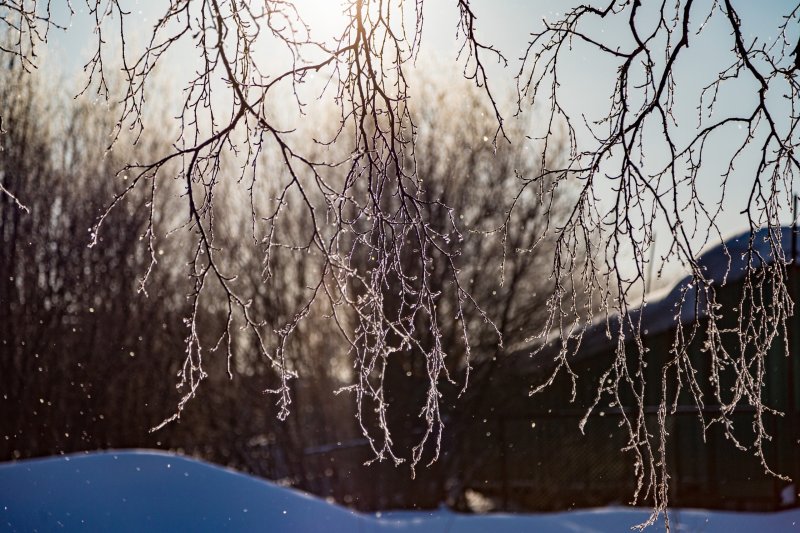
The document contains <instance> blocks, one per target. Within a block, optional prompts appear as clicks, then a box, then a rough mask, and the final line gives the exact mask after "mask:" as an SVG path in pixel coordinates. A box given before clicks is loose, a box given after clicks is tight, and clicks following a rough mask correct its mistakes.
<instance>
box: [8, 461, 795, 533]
mask: <svg viewBox="0 0 800 533" xmlns="http://www.w3.org/2000/svg"><path fill="white" fill-rule="evenodd" d="M647 515H648V513H647V511H646V510H640V509H629V508H606V509H590V510H583V511H572V512H565V513H551V514H538V515H507V514H506V515H500V514H496V515H462V514H457V513H453V512H450V511H447V510H439V511H433V512H391V513H383V514H379V515H365V514H360V513H355V512H353V511H349V510H346V509H343V508H341V507H338V506H335V505H331V504H328V503H326V502H324V501H322V500H320V499H318V498H314V497H311V496H308V495H306V494H303V493H300V492H297V491H294V490H290V489H286V488H282V487H279V486H277V485H275V484H272V483H269V482H267V481H263V480H259V479H256V478H253V477H250V476H245V475H242V474H239V473H236V472H233V471H231V470H227V469H224V468H220V467H217V466H213V465H210V464H207V463H204V462H201V461H196V460H192V459H187V458H184V457H179V456H175V455H170V454H165V453H158V452H131V451H126V452H106V453H93V454H87V455H74V456H69V457H58V458H49V459H36V460H30V461H20V462H17V463H7V464H2V465H0V530H8V531H114V532H127V531H131V532H133V531H136V532H140V531H148V532H160V531H165V532H166V531H168V532H173V531H193V532H194V531H269V532H295V531H297V532H305V531H309V532H316V531H320V532H364V533H372V532H375V533H387V532H392V531H396V532H402V533H405V532H415V533H444V532H450V533H478V532H485V531H491V532H492V533H506V532H507V533H512V532H519V531H535V532H541V533H550V532H605V531H614V532H616V531H627V530H629V528H630V527H631V526H633V525H635V524H638V523H640V522H642V521H644V520H645V519H646V518H647ZM671 520H672V524H673V527H674V530H675V531H680V532H684V531H702V532H705V533H714V532H724V533H735V532H751V531H775V532H780V531H800V510H798V509H795V510H791V511H784V512H780V513H767V514H756V513H725V512H710V511H702V510H681V511H673V512H672V514H671ZM649 531H654V532H655V531H663V525H658V526H655V527H653V528H651V529H650V530H649Z"/></svg>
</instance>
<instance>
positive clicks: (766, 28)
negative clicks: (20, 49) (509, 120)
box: [50, 0, 792, 277]
mask: <svg viewBox="0 0 800 533" xmlns="http://www.w3.org/2000/svg"><path fill="white" fill-rule="evenodd" d="M409 3H410V4H411V5H413V2H409ZM603 3H605V2H603ZM73 4H74V5H75V6H76V9H77V10H78V14H77V15H76V16H75V17H73V18H72V21H71V24H72V26H73V27H72V28H71V30H70V31H69V32H68V33H67V34H66V35H59V34H58V33H56V34H54V35H53V38H52V39H51V45H53V46H51V51H50V55H51V56H52V57H54V58H56V60H57V61H58V62H59V63H60V64H61V65H62V66H63V68H64V69H65V70H68V71H79V70H80V67H81V66H82V64H83V63H84V62H85V61H86V60H87V59H88V57H89V50H88V48H89V44H90V42H91V41H90V39H91V38H92V28H93V23H92V21H91V20H89V19H88V18H87V17H86V14H85V11H86V7H85V5H82V4H81V2H73ZM158 4H159V3H156V2H145V1H144V0H129V2H128V4H126V5H130V6H131V11H132V12H133V13H137V12H138V14H140V19H138V20H139V22H134V20H133V19H131V21H130V22H129V24H131V25H132V24H135V23H140V24H141V25H142V31H141V32H138V31H132V34H133V35H141V38H140V40H141V41H145V40H146V38H147V35H148V31H147V30H149V28H150V27H151V25H152V23H153V21H154V20H155V16H156V15H157V14H158V12H157V10H158V9H160V8H161V7H160V6H158ZM572 4H573V3H571V2H566V1H564V0H472V1H471V6H472V9H473V11H474V13H475V15H476V17H477V31H478V37H479V39H481V40H483V41H484V42H486V43H491V44H493V45H495V46H496V47H497V48H499V49H500V50H501V51H502V52H503V53H504V54H505V56H506V57H507V59H508V61H509V65H508V67H507V68H505V69H504V68H502V67H501V66H500V65H497V64H494V63H493V64H491V65H487V66H489V69H490V70H489V72H490V75H491V83H493V84H494V85H493V89H494V90H495V91H497V93H498V94H503V93H505V92H510V90H511V88H512V87H513V86H514V75H515V74H516V73H517V71H518V69H519V66H520V58H521V56H522V55H523V53H524V49H525V48H526V45H527V43H528V40H529V36H530V33H531V32H533V31H538V30H540V29H541V28H542V19H551V20H552V19H554V18H556V17H558V16H559V15H560V14H561V13H560V12H561V11H562V10H564V9H565V8H567V7H569V6H570V5H572ZM699 4H700V5H704V3H699ZM791 4H792V3H790V2H786V1H783V0H781V1H777V0H776V1H772V2H758V3H756V2H750V1H739V2H735V6H736V7H737V9H738V10H739V14H740V15H741V17H742V21H743V25H744V29H745V32H744V34H745V36H746V37H748V38H749V39H750V40H752V39H754V38H759V39H761V40H764V41H767V42H769V40H770V39H773V38H774V36H775V35H776V33H777V25H778V24H779V23H780V21H781V16H782V15H784V14H786V13H787V12H788V11H789V10H790V9H791V7H792V5H791ZM58 5H59V6H60V7H59V8H60V9H64V8H63V6H62V4H61V3H58ZM709 5H710V3H709ZM297 6H298V9H299V10H300V13H301V14H302V15H303V16H304V17H305V19H306V21H307V22H308V23H309V25H310V26H311V27H312V31H313V32H315V33H316V34H317V35H319V36H322V37H323V38H325V37H328V36H332V35H333V34H334V33H335V32H336V30H337V29H338V28H339V27H341V25H342V23H343V21H344V17H343V15H342V10H343V7H342V3H341V2H339V1H338V0H297ZM424 15H425V28H424V32H423V46H422V52H421V54H420V61H421V64H423V65H424V64H436V65H439V64H443V65H447V64H448V63H452V64H455V58H456V55H457V52H458V48H459V45H460V43H459V41H458V40H457V39H456V26H457V22H458V8H457V4H456V2H454V1H450V2H445V1H444V0H428V1H427V2H426V3H425V11H424ZM61 16H62V20H66V15H65V13H61ZM129 27H130V26H129ZM600 30H601V31H605V30H608V31H609V32H613V31H614V28H600ZM730 42H731V41H730V37H729V35H728V30H727V28H725V27H724V25H722V24H717V25H715V24H714V22H713V21H712V23H711V25H710V26H709V27H708V28H707V29H706V30H704V33H703V34H702V39H701V40H700V42H696V41H692V42H690V50H692V52H691V55H686V56H684V60H683V63H681V64H679V65H678V72H679V75H680V78H679V79H678V84H679V89H682V90H685V91H686V92H687V94H689V93H690V92H691V91H692V90H693V88H694V87H699V86H701V84H703V83H706V82H707V81H708V80H709V79H710V78H708V77H709V76H713V75H714V73H715V72H716V71H713V72H712V71H711V67H710V66H712V65H713V66H716V65H724V63H725V62H727V61H729V59H730V58H731V56H730V55H729V47H730ZM139 44H142V43H139ZM586 51H587V50H586V49H581V48H579V47H577V48H575V50H573V53H572V54H571V58H570V60H569V61H568V62H567V63H565V64H564V69H563V71H562V74H561V76H562V87H561V91H562V95H563V99H564V101H565V102H568V104H569V105H570V106H573V111H574V112H575V113H576V115H577V116H580V114H581V113H583V114H586V115H587V118H591V117H592V114H593V113H595V114H596V113H597V112H598V110H599V111H602V110H603V109H605V108H607V106H608V101H609V100H608V97H609V95H610V93H611V90H612V89H613V82H614V74H615V72H614V66H613V64H611V63H608V62H605V61H603V60H599V59H598V57H597V55H596V54H591V53H585V52H586ZM189 52H191V50H189ZM688 57H691V58H692V59H691V60H689V61H687V60H686V58H688ZM172 61H173V62H174V63H173V64H174V68H175V69H176V73H177V72H180V70H181V69H182V68H185V66H186V64H187V63H186V62H183V63H182V62H181V61H180V58H177V57H173V59H172ZM454 71H456V72H457V69H454ZM178 77H179V76H178ZM752 97H753V91H752V87H749V88H748V87H744V86H742V87H738V88H736V90H735V91H732V92H730V93H728V94H725V95H723V97H722V102H721V105H720V109H719V113H721V114H725V112H726V110H727V111H728V112H730V110H735V109H737V108H740V107H743V106H744V107H747V108H749V107H751V106H752ZM779 97H780V95H776V96H774V98H779ZM695 105H696V101H695V100H693V99H692V100H690V99H688V98H687V99H686V100H685V101H682V100H679V101H678V102H677V104H676V119H677V121H678V122H679V124H681V126H682V127H686V128H688V130H687V131H690V132H691V131H694V130H693V128H696V124H697V115H696V113H697V112H696V109H694V107H693V106H695ZM734 141H735V138H734V137H732V138H731V139H730V142H731V143H732V142H734ZM727 143H728V141H726V140H725V139H722V140H721V141H720V142H718V143H717V145H715V146H713V147H712V152H711V153H710V154H712V155H713V154H717V153H719V154H720V159H724V157H725V153H726V149H727V148H729V146H726V144H727ZM656 151H657V150H655V149H654V150H653V152H656ZM754 161H755V160H754V159H753V158H752V157H750V158H745V159H743V160H742V163H741V164H740V165H739V168H738V169H737V173H736V174H735V175H734V179H733V180H731V182H730V183H729V189H728V190H727V191H726V204H725V210H724V212H723V214H722V216H721V218H720V227H721V228H723V232H724V233H725V235H726V236H729V235H733V234H735V233H738V232H740V231H743V230H745V229H747V221H746V220H745V219H744V218H743V217H742V215H740V211H741V210H742V209H743V207H744V205H745V202H746V199H747V195H748V191H749V187H750V185H751V184H752V173H751V172H749V169H751V168H752V167H753V165H754ZM721 170H722V167H721V166H720V165H717V166H716V167H715V165H714V162H713V161H710V162H708V169H707V174H704V176H703V180H701V182H699V183H698V184H697V185H698V191H699V194H700V195H701V196H703V197H706V198H709V199H713V198H716V197H718V196H719V194H720V191H721V189H720V180H719V173H720V172H721ZM786 213H787V215H786V217H785V221H786V222H788V221H789V219H790V217H789V210H788V208H787V212H786ZM660 231H662V232H664V233H666V230H665V229H663V227H662V229H661V230H660ZM698 246H699V242H698ZM663 251H664V250H663V249H658V248H657V252H663ZM678 274H679V272H678V270H675V269H673V270H672V272H670V273H668V277H674V276H676V275H678Z"/></svg>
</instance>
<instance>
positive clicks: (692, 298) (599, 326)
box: [508, 226, 800, 370]
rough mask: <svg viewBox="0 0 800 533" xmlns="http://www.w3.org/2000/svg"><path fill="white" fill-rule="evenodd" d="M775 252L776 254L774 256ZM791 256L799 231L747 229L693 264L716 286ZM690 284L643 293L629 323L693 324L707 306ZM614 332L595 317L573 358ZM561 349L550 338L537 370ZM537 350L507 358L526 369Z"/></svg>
mask: <svg viewBox="0 0 800 533" xmlns="http://www.w3.org/2000/svg"><path fill="white" fill-rule="evenodd" d="M751 235H752V237H751ZM795 238H796V239H797V241H796V242H794V239H795ZM751 242H752V246H750V243H751ZM773 249H775V250H776V253H775V254H773ZM749 250H752V253H751V254H748V251H749ZM792 254H794V255H795V259H797V258H798V257H800V232H798V235H795V231H794V229H793V228H792V227H788V226H784V227H780V228H774V229H773V230H771V231H770V230H769V229H767V228H763V229H759V230H757V231H756V232H754V233H752V234H751V233H750V232H749V231H747V232H744V233H741V234H739V235H737V236H735V237H733V238H730V239H728V240H726V241H725V242H724V243H720V244H717V245H716V246H714V247H712V248H710V249H708V250H707V251H705V252H703V253H702V254H701V255H700V257H698V259H697V264H698V266H699V267H700V269H701V270H702V272H703V274H704V276H705V278H706V280H707V281H708V282H709V283H711V284H713V285H715V286H718V287H719V286H724V285H727V284H733V283H736V282H738V281H741V280H742V279H743V278H744V277H745V275H746V273H747V266H748V264H749V265H750V266H751V267H752V268H753V269H758V268H761V267H763V266H766V265H768V264H773V263H774V262H775V261H776V258H778V259H780V260H781V262H784V261H788V260H790V259H791V258H792ZM692 283H693V279H692V276H691V275H687V276H685V277H684V278H683V279H681V280H680V281H678V282H677V283H675V284H674V285H673V286H672V287H669V288H666V289H664V290H661V291H657V292H655V293H652V294H649V295H647V297H646V298H645V301H644V303H643V304H642V305H640V306H639V307H637V308H635V309H633V310H631V311H629V316H630V318H631V320H632V321H636V320H638V319H639V315H640V314H641V320H642V323H641V324H642V325H641V330H642V333H643V334H646V335H657V334H659V333H663V332H666V331H669V330H670V329H672V328H673V327H674V326H675V325H676V323H677V320H678V319H679V318H680V321H681V323H683V324H689V323H692V322H694V321H695V319H696V318H697V316H696V314H699V316H700V317H702V316H704V314H705V309H704V307H705V306H703V305H697V303H698V302H697V298H698V297H701V298H702V294H703V293H702V291H698V290H695V289H693V287H692ZM682 301H683V303H682V304H681V302H682ZM701 303H702V302H701ZM618 330H619V316H618V315H616V314H615V315H612V316H610V317H608V318H606V317H605V316H600V317H596V318H595V320H594V321H593V322H592V323H591V324H590V325H589V326H588V327H587V328H586V331H585V332H584V335H583V338H582V341H581V349H580V350H579V352H578V353H576V354H575V355H576V357H577V358H578V359H585V358H588V357H591V356H594V355H596V354H598V353H600V352H603V351H605V350H607V349H608V348H610V347H612V346H613V345H614V344H616V342H617V341H616V339H615V338H613V336H612V338H609V333H608V332H609V331H610V332H611V333H616V332H617V331H618ZM559 346H561V341H560V339H558V337H557V336H552V335H551V336H550V338H549V339H548V341H547V344H546V346H545V347H544V349H541V350H539V351H538V355H537V356H535V358H536V359H537V360H538V361H537V362H536V363H535V368H539V369H542V368H546V367H550V366H551V364H552V361H553V360H552V359H551V357H550V356H555V355H556V353H557V352H556V351H557V350H558V347H559ZM537 348H541V341H536V342H534V343H532V344H530V345H528V346H525V347H522V348H520V349H517V350H514V351H513V352H512V353H511V354H510V358H511V359H512V361H508V362H510V363H512V366H515V367H516V366H517V365H518V364H522V365H524V366H525V367H526V368H528V369H529V370H530V366H529V365H530V359H529V357H530V356H531V355H532V354H533V352H536V351H537Z"/></svg>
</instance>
